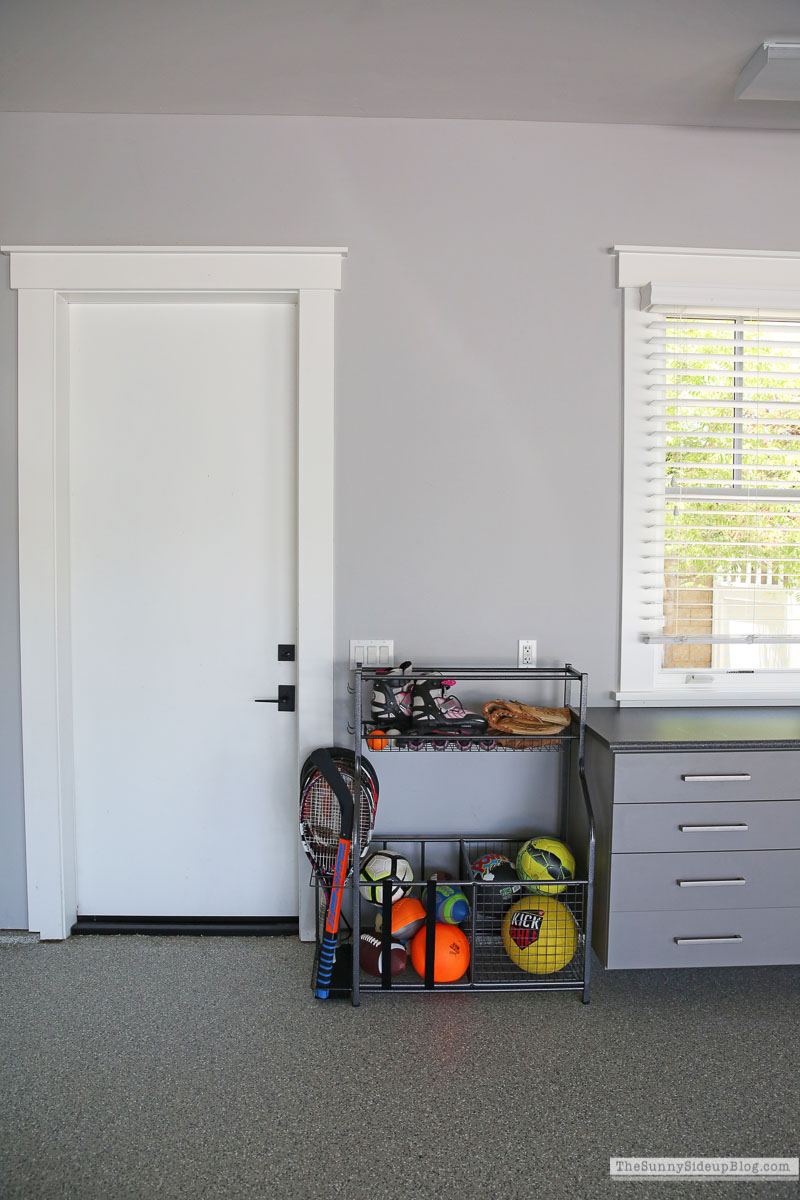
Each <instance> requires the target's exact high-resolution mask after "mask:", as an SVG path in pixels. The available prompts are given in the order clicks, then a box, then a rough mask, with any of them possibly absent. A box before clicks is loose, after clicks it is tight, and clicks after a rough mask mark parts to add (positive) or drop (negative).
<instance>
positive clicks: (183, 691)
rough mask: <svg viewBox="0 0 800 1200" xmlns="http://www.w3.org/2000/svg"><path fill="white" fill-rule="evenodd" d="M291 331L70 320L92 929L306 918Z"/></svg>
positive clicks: (279, 310) (80, 876)
mask: <svg viewBox="0 0 800 1200" xmlns="http://www.w3.org/2000/svg"><path fill="white" fill-rule="evenodd" d="M296 314H297V310H296V307H295V306H294V305H292V304H289V303H269V302H266V301H262V302H253V303H247V302H239V301H237V302H218V303H217V302H208V301H206V300H202V301H200V300H197V299H194V300H193V301H191V302H190V301H182V302H176V301H166V302H164V303H153V302H152V300H151V302H148V303H135V302H132V303H130V304H127V303H120V302H119V300H118V299H116V300H115V302H114V303H74V302H73V303H72V305H71V309H70V325H69V329H70V332H69V337H70V344H69V351H70V398H69V406H70V430H69V438H70V449H69V463H70V502H71V503H70V539H71V545H70V555H71V610H72V611H71V621H72V656H73V662H72V667H73V713H74V753H75V806H76V846H77V850H76V857H77V899H78V912H79V914H83V915H86V914H92V915H101V914H102V915H113V916H118V915H119V916H123V915H129V916H130V915H141V916H153V915H161V916H288V915H296V914H297V910H298V903H297V896H298V880H297V853H296V846H297V834H296V787H297V784H296V740H295V738H296V734H295V716H294V714H292V713H285V712H279V711H278V707H277V705H276V704H256V703H254V700H255V698H256V697H276V696H277V694H278V691H277V689H278V685H279V684H281V683H283V684H292V683H294V682H295V677H294V663H291V662H281V663H279V662H278V660H277V648H278V644H279V643H282V642H284V643H294V641H295V629H296V620H297V617H296V613H297V602H296V537H297V531H296V503H295V495H296V477H295V472H296V465H295V462H296V395H297V379H296V359H297V319H296Z"/></svg>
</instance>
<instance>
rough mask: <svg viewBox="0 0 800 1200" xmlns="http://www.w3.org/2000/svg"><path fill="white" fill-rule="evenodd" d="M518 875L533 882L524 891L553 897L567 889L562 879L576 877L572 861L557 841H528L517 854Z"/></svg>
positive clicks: (555, 839)
mask: <svg viewBox="0 0 800 1200" xmlns="http://www.w3.org/2000/svg"><path fill="white" fill-rule="evenodd" d="M517 874H518V875H519V877H520V879H523V880H532V881H534V882H533V885H532V886H530V887H528V889H527V890H528V891H529V892H542V893H543V894H544V895H547V896H554V895H556V893H557V892H563V891H564V888H565V887H566V884H564V883H562V882H561V880H564V879H574V878H575V858H574V855H573V853H572V851H571V850H570V849H569V847H568V846H565V845H564V843H563V842H559V841H558V839H557V838H552V837H532V838H528V840H527V842H526V843H525V845H524V846H523V847H522V848H521V850H520V852H519V854H518V855H517ZM538 884H542V885H543V886H538ZM554 885H556V886H554Z"/></svg>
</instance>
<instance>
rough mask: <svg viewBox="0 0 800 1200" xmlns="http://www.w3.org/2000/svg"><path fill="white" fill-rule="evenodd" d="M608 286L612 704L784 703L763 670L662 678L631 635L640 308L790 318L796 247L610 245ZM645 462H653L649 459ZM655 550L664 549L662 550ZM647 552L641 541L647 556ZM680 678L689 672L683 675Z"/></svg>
mask: <svg viewBox="0 0 800 1200" xmlns="http://www.w3.org/2000/svg"><path fill="white" fill-rule="evenodd" d="M612 252H613V253H615V254H616V255H617V286H618V287H619V288H620V289H622V292H623V394H624V405H623V455H622V463H623V470H622V473H623V505H622V581H621V582H622V588H621V591H622V601H621V609H620V684H619V686H620V690H619V691H616V692H612V693H611V695H612V697H613V698H614V699H615V700H617V701H618V703H619V704H620V707H623V708H624V707H628V706H643V705H648V704H652V705H665V706H667V705H678V704H683V705H698V706H699V705H704V704H719V705H726V704H741V705H746V704H753V705H757V704H778V705H779V704H787V703H793V702H794V701H792V699H791V697H792V694H794V696H795V699H796V691H795V692H794V693H792V690H791V682H790V681H787V680H783V681H778V682H776V680H775V679H774V677H772V676H771V675H770V674H769V673H767V672H759V673H758V674H757V675H755V676H753V677H752V678H751V677H750V676H742V677H741V678H740V679H738V680H736V681H735V682H734V681H733V680H732V679H731V678H730V677H726V676H725V675H722V676H721V678H722V679H724V680H725V682H724V684H723V683H719V684H717V685H716V686H714V685H710V686H708V687H704V688H700V687H699V686H698V685H696V684H694V683H685V685H684V686H683V687H681V685H680V683H679V682H678V679H677V676H678V674H680V673H679V672H677V671H674V672H670V674H669V676H668V677H666V678H665V677H664V675H662V674H661V673H660V672H659V670H658V668H657V665H656V654H655V652H654V648H653V646H652V645H650V644H648V643H646V642H644V641H643V640H642V638H641V637H640V634H639V631H640V629H641V599H642V597H641V589H640V580H641V574H642V565H643V560H642V554H643V546H644V545H645V543H646V542H648V538H647V536H646V527H647V521H648V513H647V505H648V502H649V496H650V484H649V480H648V473H649V468H648V461H649V459H650V458H651V457H652V451H651V450H650V448H649V445H648V431H647V422H646V420H644V419H643V416H642V414H643V413H644V412H645V411H646V405H647V403H648V400H649V397H650V395H651V393H650V392H649V374H648V372H649V363H648V360H647V354H648V350H647V327H648V311H650V310H658V308H659V306H661V307H666V308H669V309H674V307H675V306H676V305H687V306H689V307H690V308H691V309H692V310H693V311H696V310H697V308H698V306H700V307H701V309H703V308H705V309H707V310H708V313H709V314H711V313H714V314H720V313H725V312H730V311H731V310H732V309H734V308H735V309H736V310H737V311H738V312H739V313H740V314H741V311H742V306H743V305H745V304H747V303H748V302H749V304H750V305H752V306H753V309H754V312H757V315H761V316H763V317H769V316H770V315H776V316H786V315H791V316H796V315H797V306H798V304H800V252H796V251H787V252H786V253H782V252H778V251H765V252H763V253H762V252H759V251H754V250H702V249H698V250H691V249H686V248H666V247H665V248H659V247H653V246H614V247H613V248H612ZM651 465H652V464H651ZM662 548H663V547H662ZM655 549H656V546H655V542H654V541H653V540H652V539H650V540H649V552H650V553H653V552H654V551H655ZM684 674H685V675H686V676H688V675H690V674H691V672H690V671H687V672H685V673H684Z"/></svg>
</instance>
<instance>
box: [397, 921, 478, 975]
mask: <svg viewBox="0 0 800 1200" xmlns="http://www.w3.org/2000/svg"><path fill="white" fill-rule="evenodd" d="M435 930H436V944H435V950H434V956H433V982H434V983H455V981H456V979H460V978H461V976H462V975H463V974H464V972H465V971H466V969H467V967H468V966H469V941H468V940H467V935H466V934H465V933H464V931H463V930H462V929H459V928H458V926H457V925H443V924H442V923H441V922H437V924H436V926H435ZM427 932H428V931H427V929H426V928H425V926H424V925H423V927H422V929H420V931H419V933H418V934H416V936H415V937H414V940H413V942H412V943H411V962H412V963H413V965H414V970H415V971H416V972H417V974H418V975H421V976H422V978H423V979H424V978H425V942H426V935H427Z"/></svg>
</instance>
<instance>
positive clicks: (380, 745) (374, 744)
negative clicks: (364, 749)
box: [367, 729, 389, 750]
mask: <svg viewBox="0 0 800 1200" xmlns="http://www.w3.org/2000/svg"><path fill="white" fill-rule="evenodd" d="M367 745H368V746H369V748H370V750H385V749H386V747H387V746H388V745H389V739H388V737H387V736H386V734H385V733H384V732H383V730H382V729H373V731H372V733H368V734H367Z"/></svg>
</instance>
